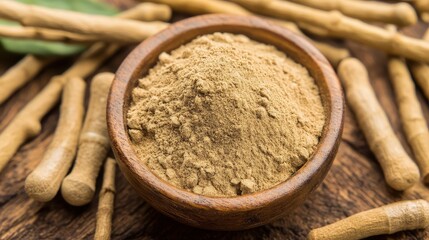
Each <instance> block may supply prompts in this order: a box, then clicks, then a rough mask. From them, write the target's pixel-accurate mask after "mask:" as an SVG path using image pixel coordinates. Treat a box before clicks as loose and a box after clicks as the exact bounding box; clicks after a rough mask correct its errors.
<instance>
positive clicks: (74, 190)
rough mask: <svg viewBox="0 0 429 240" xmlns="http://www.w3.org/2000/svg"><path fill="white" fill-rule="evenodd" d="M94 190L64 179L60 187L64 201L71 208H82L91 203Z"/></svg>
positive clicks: (84, 184)
mask: <svg viewBox="0 0 429 240" xmlns="http://www.w3.org/2000/svg"><path fill="white" fill-rule="evenodd" d="M94 192H95V190H94V189H93V188H92V187H90V186H89V185H88V184H86V183H84V182H81V181H78V180H74V179H67V178H65V179H64V181H63V184H62V186H61V194H62V195H63V198H64V200H66V202H68V203H69V204H70V205H73V206H83V205H85V204H88V203H89V202H91V200H92V198H93V197H94Z"/></svg>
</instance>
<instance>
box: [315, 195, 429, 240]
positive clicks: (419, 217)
mask: <svg viewBox="0 0 429 240" xmlns="http://www.w3.org/2000/svg"><path fill="white" fill-rule="evenodd" d="M428 225H429V203H428V202H427V201H425V200H409V201H401V202H396V203H392V204H388V205H385V206H382V207H379V208H374V209H371V210H367V211H364V212H360V213H357V214H355V215H352V216H350V217H348V218H345V219H343V220H340V221H338V222H335V223H332V224H330V225H327V226H324V227H321V228H317V229H313V230H312V231H311V232H310V233H309V235H308V239H309V240H319V239H320V240H357V239H363V238H367V237H370V236H376V235H382V234H392V233H396V232H399V231H405V230H413V229H421V228H426V227H427V226H428Z"/></svg>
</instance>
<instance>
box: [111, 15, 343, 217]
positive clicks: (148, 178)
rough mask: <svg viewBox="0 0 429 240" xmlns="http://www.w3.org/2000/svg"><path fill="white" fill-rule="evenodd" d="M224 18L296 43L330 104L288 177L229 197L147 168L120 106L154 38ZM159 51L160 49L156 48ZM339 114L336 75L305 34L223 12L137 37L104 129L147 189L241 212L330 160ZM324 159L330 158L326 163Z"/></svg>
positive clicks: (296, 185) (297, 184)
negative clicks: (310, 146)
mask: <svg viewBox="0 0 429 240" xmlns="http://www.w3.org/2000/svg"><path fill="white" fill-rule="evenodd" d="M225 22H228V24H235V25H236V26H237V27H244V26H245V27H254V28H258V29H263V30H267V31H270V32H271V33H274V34H276V35H278V36H280V37H282V38H284V39H285V40H287V41H289V42H290V43H291V44H295V45H296V46H297V47H298V48H299V49H300V50H301V51H302V52H303V53H304V54H306V55H308V56H309V57H310V58H311V59H312V60H313V61H314V62H315V64H316V65H317V66H318V67H319V69H320V71H321V73H322V75H323V76H321V77H322V78H323V79H324V82H325V83H326V88H327V89H328V92H329V93H327V94H328V96H327V97H326V98H327V101H328V102H326V101H325V102H323V104H324V105H325V104H328V105H329V106H330V110H329V111H328V112H327V113H328V115H327V120H326V122H325V126H324V128H323V131H322V137H321V138H320V141H319V143H318V145H317V148H316V150H315V151H314V152H313V154H312V156H311V158H309V159H308V160H307V162H306V163H305V164H304V165H303V166H302V167H301V168H300V169H298V171H297V172H296V173H295V174H294V175H292V176H291V177H290V178H289V179H287V180H286V181H284V182H281V183H279V184H277V185H275V186H274V187H272V188H269V189H265V190H262V191H258V192H255V193H252V194H246V195H240V196H234V197H209V196H204V195H199V194H195V193H192V192H189V191H186V190H184V189H181V188H179V187H176V186H174V185H172V184H170V183H168V182H167V181H165V180H163V179H161V178H159V177H158V176H156V175H155V174H154V173H152V171H151V170H150V169H149V168H148V167H147V166H146V165H145V164H142V163H141V162H139V161H138V160H139V158H138V157H137V155H136V154H135V151H134V150H133V147H132V145H131V142H130V139H129V136H128V134H127V125H126V120H125V118H126V112H125V110H127V109H126V104H127V101H128V100H129V99H126V94H127V88H128V85H129V82H130V81H132V79H133V78H136V77H137V76H136V73H135V71H136V69H138V68H139V65H140V64H141V61H142V59H143V58H144V56H145V55H148V54H150V52H153V51H156V50H157V49H156V45H157V44H158V43H159V39H162V40H164V41H165V40H167V39H173V38H174V36H176V35H172V34H171V32H172V31H173V32H174V33H176V34H180V33H185V32H191V31H195V30H198V29H200V28H202V27H208V26H212V25H218V26H221V25H223V24H225ZM161 52H162V51H160V52H159V53H161ZM158 55H159V54H158ZM158 55H157V56H158ZM305 67H306V66H305ZM134 86H135V85H134ZM319 89H320V86H319ZM322 101H323V100H322ZM325 109H326V108H325ZM343 115H344V97H343V92H342V88H341V85H340V82H339V80H338V78H337V75H336V73H335V71H334V70H333V68H332V66H331V65H330V63H329V62H328V61H327V60H326V58H325V57H324V56H323V55H322V54H321V53H320V52H319V50H317V49H316V48H315V47H314V46H313V45H312V44H310V43H309V42H308V41H307V40H306V39H305V38H304V37H301V36H299V35H297V34H295V33H293V32H291V31H290V30H287V29H285V28H283V27H281V26H277V25H275V26H273V24H272V23H269V22H268V21H267V20H264V19H262V18H260V17H255V16H235V15H226V14H208V15H202V16H196V17H191V18H187V19H185V20H181V21H178V22H176V23H174V24H172V25H171V26H169V27H168V28H167V29H165V30H163V31H161V32H159V33H157V34H155V35H154V36H152V37H150V38H148V39H146V40H145V41H143V42H142V43H140V44H139V45H138V46H137V47H136V48H135V49H134V50H133V51H132V52H131V53H130V54H129V55H128V56H127V57H126V59H125V60H124V61H123V62H122V64H121V65H120V67H119V68H118V70H117V72H116V75H115V80H114V81H113V83H112V87H111V90H110V93H109V97H108V104H107V124H108V131H109V135H110V139H111V143H112V146H113V148H114V151H115V154H116V153H117V154H118V155H119V156H120V157H118V158H117V161H121V165H122V166H125V167H126V168H127V169H128V170H129V171H130V172H131V173H132V174H133V176H134V177H137V179H138V180H137V181H138V182H139V184H141V183H142V182H143V183H144V184H147V186H148V187H150V188H152V190H155V192H158V193H160V194H162V195H164V197H166V198H168V199H171V200H172V201H178V202H180V203H181V204H186V205H191V206H192V207H196V208H200V209H216V210H218V211H223V212H226V211H236V212H243V211H247V210H251V209H255V208H262V207H263V206H266V205H269V204H270V203H272V202H274V201H277V200H281V199H284V198H285V197H287V196H288V195H291V194H293V193H296V192H297V191H299V190H300V189H302V188H303V187H304V186H305V184H306V183H307V182H309V181H310V178H311V177H312V176H314V175H316V174H317V173H318V171H319V169H320V168H321V167H322V165H324V164H329V165H331V164H332V161H333V160H332V159H331V160H329V154H330V153H331V152H332V151H334V150H335V149H336V147H337V146H338V143H337V142H338V139H339V138H340V137H341V132H342V129H343V118H344V116H343ZM121 140H122V141H121ZM123 140H126V141H123ZM335 151H336V150H335ZM326 161H331V162H329V163H326ZM322 180H323V179H322ZM317 185H318V184H317ZM317 185H316V186H317ZM316 186H315V187H314V189H315V188H316Z"/></svg>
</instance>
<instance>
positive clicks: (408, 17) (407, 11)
mask: <svg viewBox="0 0 429 240" xmlns="http://www.w3.org/2000/svg"><path fill="white" fill-rule="evenodd" d="M395 15H396V17H397V18H398V19H400V21H401V25H403V26H408V25H414V24H416V23H417V21H418V17H417V13H416V11H415V10H414V8H413V7H412V6H411V5H410V4H408V3H398V8H396V11H395Z"/></svg>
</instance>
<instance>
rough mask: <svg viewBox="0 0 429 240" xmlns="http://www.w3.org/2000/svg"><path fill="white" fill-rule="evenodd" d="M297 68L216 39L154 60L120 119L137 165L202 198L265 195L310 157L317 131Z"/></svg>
mask: <svg viewBox="0 0 429 240" xmlns="http://www.w3.org/2000/svg"><path fill="white" fill-rule="evenodd" d="M325 118H326V116H325V113H324V110H323V106H322V102H321V97H320V95H319V90H318V87H317V85H316V84H315V81H314V79H313V78H312V77H311V76H310V75H309V73H308V71H307V70H306V68H304V67H303V66H301V65H299V64H298V63H296V62H294V61H293V60H291V59H289V58H288V57H287V56H285V54H284V53H282V52H280V51H278V50H277V49H276V48H274V47H273V46H269V45H265V44H261V43H259V42H255V41H253V40H250V39H249V38H247V37H246V36H243V35H234V34H228V33H215V34H211V35H205V36H201V37H198V38H196V39H195V40H193V41H192V42H190V43H188V44H186V45H183V46H181V47H180V48H178V49H176V50H174V51H172V53H171V54H167V53H162V54H161V55H160V56H159V62H158V64H157V65H156V66H155V67H154V68H152V69H151V70H150V71H149V74H148V75H147V76H146V77H144V78H142V79H140V80H139V84H138V87H136V88H135V89H134V90H133V93H132V102H131V107H130V109H129V111H128V115H127V123H128V127H129V135H130V137H131V139H132V143H133V145H134V148H135V151H136V153H137V155H138V156H139V157H140V159H141V161H142V164H146V165H147V166H148V167H149V168H150V169H151V170H152V171H153V172H154V173H155V174H156V175H157V176H159V177H160V178H162V179H164V180H165V181H167V182H170V183H171V184H173V185H175V186H177V187H180V188H184V189H186V190H189V191H192V192H194V193H197V194H203V195H207V196H228V197H230V196H236V195H242V194H247V193H251V192H255V191H260V190H264V189H267V188H270V187H273V186H274V185H276V184H278V183H280V182H283V181H285V180H287V179H288V178H289V177H291V176H292V175H293V174H294V173H295V172H296V171H297V170H298V169H299V168H300V167H301V166H302V165H303V164H304V163H305V162H306V161H307V159H308V158H309V157H310V155H311V154H312V153H313V152H314V150H315V148H316V145H317V144H318V142H319V138H320V136H321V132H322V128H323V126H324V123H325Z"/></svg>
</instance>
